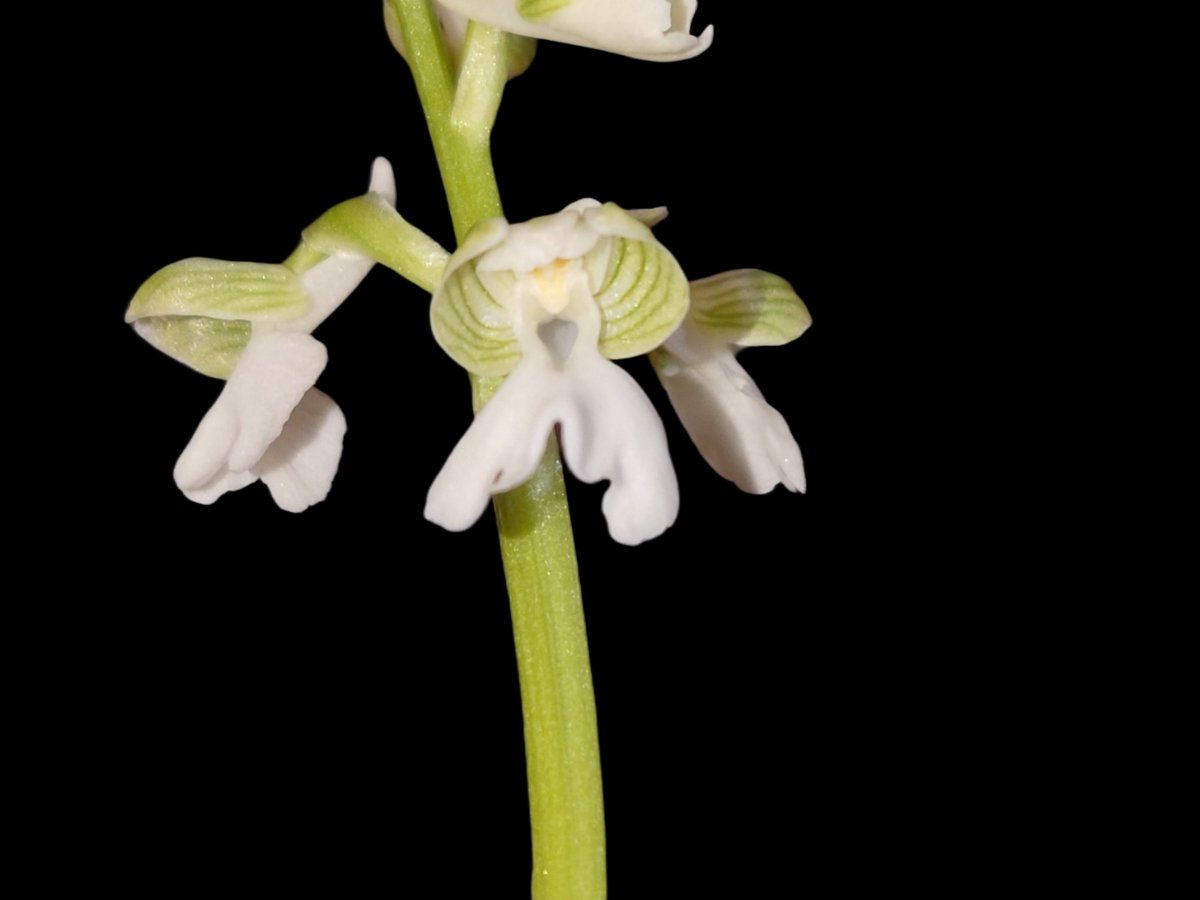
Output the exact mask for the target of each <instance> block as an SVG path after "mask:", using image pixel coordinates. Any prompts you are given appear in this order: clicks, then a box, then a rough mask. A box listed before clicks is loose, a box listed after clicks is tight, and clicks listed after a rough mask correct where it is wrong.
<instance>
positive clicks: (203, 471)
mask: <svg viewBox="0 0 1200 900" xmlns="http://www.w3.org/2000/svg"><path fill="white" fill-rule="evenodd" d="M369 190H370V192H371V194H369V195H368V197H369V198H370V199H371V200H372V202H375V203H380V204H382V203H386V204H387V206H388V207H394V206H395V202H396V185H395V178H394V176H393V174H392V168H391V165H390V164H389V163H388V161H387V160H386V159H382V158H380V159H377V160H376V161H375V165H374V167H373V169H372V173H371V184H370V188H369ZM372 265H374V260H372V259H371V258H370V257H368V256H366V255H363V254H361V253H357V252H353V251H345V250H334V251H332V252H330V253H329V254H328V255H327V256H326V257H325V258H324V259H322V260H321V261H320V262H318V263H317V264H316V265H313V266H312V267H311V268H309V269H307V270H306V271H304V272H301V273H297V272H295V271H293V270H292V269H290V268H288V267H287V266H283V265H267V264H260V263H241V262H225V261H223V260H211V259H186V260H183V261H181V262H178V263H173V264H172V265H169V266H167V267H166V268H164V269H162V270H160V271H159V272H157V273H155V274H154V275H153V276H151V277H150V279H148V280H147V282H146V283H145V284H144V285H142V287H141V288H140V289H139V290H138V292H137V294H136V295H135V296H134V298H133V301H132V302H131V303H130V306H129V311H128V313H127V314H126V317H125V318H126V321H127V322H132V323H133V325H134V328H135V329H136V330H137V332H138V333H139V334H140V335H141V336H142V337H144V338H146V340H148V341H149V342H150V343H151V344H153V345H155V346H156V347H158V348H159V349H161V350H163V351H164V352H166V353H168V354H170V355H171V356H174V357H175V358H176V359H178V360H180V361H181V362H184V363H185V364H187V365H189V366H191V367H192V368H194V369H196V370H198V371H200V372H203V373H205V374H207V375H212V376H214V377H218V378H228V381H227V382H226V384H225V387H224V389H223V390H222V391H221V393H220V395H219V396H218V397H217V400H216V402H215V403H214V404H213V405H212V408H211V409H209V411H208V413H207V414H206V415H205V416H204V418H203V419H202V420H201V422H200V425H199V427H198V428H197V429H196V433H195V434H194V435H193V437H192V440H191V441H190V442H189V443H188V445H187V447H186V448H185V449H184V451H183V453H182V455H181V456H180V457H179V461H178V462H177V463H176V465H175V483H176V484H177V485H178V486H179V488H180V490H182V491H183V493H184V495H185V496H187V497H188V498H189V499H191V500H194V501H196V502H197V503H204V504H209V503H213V502H214V501H215V500H216V499H217V498H218V497H220V496H221V495H222V494H224V493H225V492H226V491H235V490H239V489H240V488H243V487H245V486H246V485H248V484H253V483H254V482H255V481H259V480H261V481H263V482H265V483H266V485H267V487H268V488H269V489H270V491H271V496H272V498H273V499H274V500H275V502H276V503H277V504H278V505H279V506H280V507H281V508H283V509H285V510H288V511H289V512H300V511H302V510H304V509H307V508H308V507H309V506H312V505H313V504H314V503H318V502H320V501H321V500H324V499H325V497H326V496H327V495H328V493H329V489H330V486H331V485H332V483H333V477H334V475H335V474H336V472H337V468H338V462H339V461H340V459H341V455H342V438H343V436H344V435H345V433H346V419H345V416H344V415H343V414H342V411H341V410H340V409H339V408H338V406H337V404H336V403H334V402H333V400H331V399H330V398H329V397H328V396H327V395H325V394H324V393H322V392H321V391H319V390H317V388H315V387H314V385H315V384H316V381H317V378H318V377H319V376H320V374H321V372H322V370H324V368H325V364H326V362H327V360H328V354H327V352H326V350H325V346H324V345H323V344H322V343H321V342H320V341H318V340H316V339H315V338H314V337H312V334H311V332H312V331H313V329H314V328H316V327H317V326H318V325H320V324H321V322H323V321H324V320H325V319H326V318H327V317H328V316H329V315H330V313H332V312H333V311H334V310H335V309H337V307H338V306H340V305H341V303H342V302H343V301H344V300H345V299H346V298H347V297H348V296H349V295H350V293H351V292H352V291H353V290H354V289H355V288H356V287H358V285H359V283H360V282H361V281H362V280H363V278H365V277H366V275H367V272H369V271H370V269H371V266H372Z"/></svg>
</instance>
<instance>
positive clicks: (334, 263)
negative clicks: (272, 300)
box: [277, 253, 375, 333]
mask: <svg viewBox="0 0 1200 900" xmlns="http://www.w3.org/2000/svg"><path fill="white" fill-rule="evenodd" d="M373 265H375V260H373V259H371V258H370V257H369V256H359V255H358V254H356V253H334V254H333V255H331V256H328V257H326V258H325V259H323V260H321V261H320V262H319V263H317V264H316V265H315V266H313V267H312V268H311V269H309V270H308V271H307V272H305V273H304V274H303V275H301V276H300V283H301V284H303V285H304V289H305V290H306V291H308V295H309V296H310V297H312V301H313V305H312V310H311V311H310V312H309V313H308V315H306V316H304V317H303V318H300V319H295V320H293V321H291V322H281V323H280V324H279V325H278V326H277V327H278V328H280V329H287V330H288V331H299V332H305V333H308V332H311V331H312V330H313V329H314V328H316V327H317V326H318V325H320V324H321V323H322V322H324V321H325V320H326V319H328V318H329V316H330V314H331V313H333V311H334V310H335V309H337V308H338V307H339V306H341V305H342V303H343V302H344V301H345V299H346V298H347V297H349V296H350V295H351V294H352V293H354V289H355V288H356V287H358V286H359V285H360V284H361V283H362V280H363V279H364V278H366V277H367V273H368V272H370V271H371V266H373Z"/></svg>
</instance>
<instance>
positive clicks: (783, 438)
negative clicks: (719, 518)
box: [650, 269, 812, 494]
mask: <svg viewBox="0 0 1200 900" xmlns="http://www.w3.org/2000/svg"><path fill="white" fill-rule="evenodd" d="M811 324H812V317H811V316H810V315H809V314H808V309H807V308H806V307H805V305H804V303H803V301H802V300H801V299H800V298H799V297H798V296H796V293H795V291H793V290H792V287H791V285H789V284H788V283H787V282H786V281H784V280H783V279H782V278H779V277H778V276H776V275H771V274H770V273H768V272H760V271H757V270H754V269H740V270H738V271H734V272H725V273H724V274H721V275H714V276H713V277H711V278H705V279H702V280H700V281H693V282H692V284H691V307H690V309H689V311H688V315H687V318H686V319H685V320H684V322H683V325H682V326H680V328H679V330H678V331H676V332H675V333H674V334H672V335H671V336H670V337H669V338H667V340H666V342H665V343H664V344H663V346H662V347H661V348H659V349H658V350H655V351H654V352H653V353H651V354H650V359H651V362H652V363H653V364H654V368H655V371H657V372H658V376H659V379H660V380H661V381H662V383H663V387H665V388H666V390H667V395H668V396H669V397H670V398H671V405H672V406H674V407H675V411H676V412H677V413H678V414H679V418H680V420H681V421H682V422H683V425H684V427H685V428H686V429H687V432H688V434H689V435H691V438H692V440H693V441H694V442H695V444H696V447H697V448H698V449H699V450H700V454H701V455H702V456H703V457H704V458H705V460H707V461H708V464H709V465H711V466H712V467H713V469H715V470H716V471H717V473H718V474H719V475H721V476H723V477H725V478H728V479H729V480H730V481H732V482H733V483H734V484H736V485H737V486H738V487H740V488H741V489H742V490H744V491H749V492H750V493H753V494H765V493H767V492H768V491H770V490H772V489H773V488H774V487H775V486H776V485H778V484H782V485H783V486H784V487H785V488H787V489H788V490H789V491H803V490H804V489H805V480H804V462H803V460H802V459H801V457H800V447H799V445H798V444H797V443H796V439H795V438H794V437H792V432H791V430H790V429H789V428H788V425H787V422H786V421H784V418H783V416H781V415H780V414H779V411H778V410H776V409H775V408H774V407H772V406H771V405H769V404H768V403H767V401H766V400H765V399H764V398H763V395H762V392H761V391H759V389H758V386H757V385H755V383H754V381H753V379H751V378H750V376H749V375H748V374H746V370H745V369H743V368H742V366H741V365H740V364H739V363H738V361H737V360H736V359H734V354H735V353H737V352H738V351H739V350H741V349H742V348H743V347H750V346H768V345H778V344H785V343H787V342H788V341H793V340H795V339H796V338H798V337H799V336H800V335H801V334H803V333H804V331H805V330H806V329H807V328H808V326H809V325H811Z"/></svg>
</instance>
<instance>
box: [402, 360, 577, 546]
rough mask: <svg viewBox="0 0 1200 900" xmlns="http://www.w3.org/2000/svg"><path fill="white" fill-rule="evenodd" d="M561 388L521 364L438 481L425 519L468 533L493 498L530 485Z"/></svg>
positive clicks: (530, 364)
mask: <svg viewBox="0 0 1200 900" xmlns="http://www.w3.org/2000/svg"><path fill="white" fill-rule="evenodd" d="M547 375H549V376H550V377H547ZM559 388H560V385H559V383H558V380H557V379H556V378H554V377H553V375H552V374H551V373H547V372H546V371H545V370H544V368H543V367H542V366H541V365H539V364H538V363H537V362H536V361H535V360H531V359H524V360H522V361H521V362H520V363H518V365H517V367H516V368H515V369H513V371H512V373H511V374H510V375H509V376H508V378H506V379H505V380H504V383H503V384H502V385H500V388H499V390H497V391H496V393H495V394H494V395H493V396H492V399H491V400H489V401H488V402H487V405H486V406H484V408H483V409H482V410H480V412H479V415H477V416H476V417H475V421H474V422H472V423H471V427H470V428H468V429H467V433H466V434H464V435H463V436H462V439H461V440H460V441H459V442H458V444H457V446H455V448H454V450H453V451H452V452H451V453H450V457H449V458H448V459H447V460H446V464H445V465H444V466H442V470H441V471H440V472H439V473H438V475H437V478H435V479H434V481H433V484H432V485H431V486H430V488H429V495H428V496H427V497H426V500H425V518H426V519H428V520H429V521H430V522H433V523H434V524H435V525H441V526H442V527H443V528H446V529H448V530H450V531H463V530H465V529H467V528H470V527H471V526H472V525H474V524H475V522H476V520H478V518H479V517H480V516H481V515H482V514H483V511H484V509H486V508H487V504H488V500H489V499H490V498H491V496H492V495H493V494H499V493H502V492H503V491H507V490H511V489H512V488H514V487H516V486H517V485H519V484H521V483H523V482H524V481H526V480H527V479H528V478H529V476H530V475H532V474H533V471H534V469H536V468H537V465H538V463H539V462H540V461H541V458H542V455H543V454H544V453H545V452H546V439H547V438H548V437H549V435H550V429H551V428H553V427H554V422H555V418H554V408H553V402H554V399H555V397H556V395H557V394H558V393H559Z"/></svg>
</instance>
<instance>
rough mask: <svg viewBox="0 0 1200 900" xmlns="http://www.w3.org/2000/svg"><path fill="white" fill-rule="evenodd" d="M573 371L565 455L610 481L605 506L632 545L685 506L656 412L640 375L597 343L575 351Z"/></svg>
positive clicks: (620, 538)
mask: <svg viewBox="0 0 1200 900" xmlns="http://www.w3.org/2000/svg"><path fill="white" fill-rule="evenodd" d="M568 371H569V376H568V377H569V378H570V379H571V386H570V402H569V403H568V404H565V405H564V407H563V409H562V413H561V416H560V423H561V426H562V427H561V434H562V446H563V458H564V459H565V460H566V463H567V465H568V466H569V467H570V469H571V471H572V472H573V473H575V475H576V477H578V478H579V479H580V480H582V481H586V482H589V483H591V482H596V481H601V480H604V479H607V480H608V481H609V488H608V490H607V491H605V493H604V500H603V502H602V504H601V508H602V509H603V510H604V517H605V519H606V520H607V521H608V531H609V534H611V535H612V538H613V540H615V541H617V542H619V543H622V544H630V545H634V544H640V543H642V542H643V541H647V540H649V539H650V538H654V537H658V536H659V535H660V534H662V533H663V532H664V531H666V530H667V529H668V528H669V527H670V526H671V525H672V524H673V523H674V521H675V517H676V515H678V513H679V485H678V482H677V481H676V479H675V469H674V467H673V466H672V465H671V456H670V453H669V452H668V451H667V436H666V433H665V432H664V431H663V426H662V421H661V420H660V419H659V417H658V413H656V412H655V411H654V406H653V405H652V404H651V403H650V400H649V398H647V397H646V395H645V394H644V393H643V392H642V389H641V388H640V387H638V384H637V382H636V381H634V380H633V378H631V377H630V375H629V374H628V373H627V372H625V371H624V370H623V369H622V368H620V366H617V365H616V364H614V363H611V362H609V361H608V360H606V359H604V358H603V357H602V356H600V355H599V353H597V352H596V351H595V349H594V348H580V350H579V351H577V352H576V353H575V354H573V356H572V363H571V366H570V368H569V370H568Z"/></svg>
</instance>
